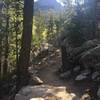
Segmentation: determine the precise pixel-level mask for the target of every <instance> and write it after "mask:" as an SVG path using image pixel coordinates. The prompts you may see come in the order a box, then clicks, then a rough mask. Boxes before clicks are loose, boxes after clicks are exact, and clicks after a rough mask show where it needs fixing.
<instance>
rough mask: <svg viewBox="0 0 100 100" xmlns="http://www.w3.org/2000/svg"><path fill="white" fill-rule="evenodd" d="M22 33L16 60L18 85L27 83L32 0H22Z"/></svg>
mask: <svg viewBox="0 0 100 100" xmlns="http://www.w3.org/2000/svg"><path fill="white" fill-rule="evenodd" d="M23 18H24V20H23V34H22V43H21V50H20V56H19V61H18V86H19V85H20V86H19V88H20V87H21V86H24V85H27V84H28V81H29V74H28V67H29V61H30V48H31V38H32V22H33V0H24V15H23Z"/></svg>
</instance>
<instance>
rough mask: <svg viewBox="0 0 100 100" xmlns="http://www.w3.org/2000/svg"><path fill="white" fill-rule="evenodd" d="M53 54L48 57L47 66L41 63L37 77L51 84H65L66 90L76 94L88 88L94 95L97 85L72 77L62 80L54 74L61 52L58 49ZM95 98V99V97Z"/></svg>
mask: <svg viewBox="0 0 100 100" xmlns="http://www.w3.org/2000/svg"><path fill="white" fill-rule="evenodd" d="M54 53H55V54H53V56H50V57H48V61H47V62H46V63H47V66H44V65H43V64H42V65H41V67H42V68H41V69H40V70H39V77H40V78H41V79H42V80H43V81H44V84H48V85H53V86H66V88H67V91H68V92H73V93H75V94H76V95H77V96H79V97H80V96H81V95H82V94H84V92H85V90H87V89H90V90H91V91H92V92H91V93H92V94H93V95H94V97H95V98H97V97H96V93H97V92H96V91H97V87H96V86H97V85H96V83H93V82H91V81H87V82H81V83H77V82H75V81H74V79H73V78H71V77H69V79H68V80H63V79H61V78H60V77H59V75H58V74H56V71H57V70H58V68H59V67H60V66H61V54H60V51H59V50H56V52H54ZM72 76H73V75H72ZM95 100H97V99H95Z"/></svg>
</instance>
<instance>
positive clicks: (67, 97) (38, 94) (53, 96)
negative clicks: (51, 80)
mask: <svg viewBox="0 0 100 100" xmlns="http://www.w3.org/2000/svg"><path fill="white" fill-rule="evenodd" d="M15 100H79V98H78V97H77V96H76V95H75V94H74V93H68V92H66V87H54V86H49V85H40V86H27V87H24V88H22V89H21V90H20V91H19V92H18V94H16V96H15Z"/></svg>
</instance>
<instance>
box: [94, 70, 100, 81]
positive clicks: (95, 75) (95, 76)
mask: <svg viewBox="0 0 100 100" xmlns="http://www.w3.org/2000/svg"><path fill="white" fill-rule="evenodd" d="M99 75H100V72H98V71H97V72H94V73H93V74H92V79H93V80H95V79H96V78H97V77H98V76H99Z"/></svg>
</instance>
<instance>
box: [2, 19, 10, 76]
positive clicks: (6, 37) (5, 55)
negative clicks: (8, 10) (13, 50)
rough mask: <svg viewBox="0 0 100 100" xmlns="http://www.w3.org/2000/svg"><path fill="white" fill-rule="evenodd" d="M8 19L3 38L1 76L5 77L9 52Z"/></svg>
mask: <svg viewBox="0 0 100 100" xmlns="http://www.w3.org/2000/svg"><path fill="white" fill-rule="evenodd" d="M8 28H9V17H7V24H6V36H5V54H4V57H5V58H4V63H3V76H6V75H7V72H8V52H9V43H8V34H9V30H8Z"/></svg>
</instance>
